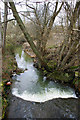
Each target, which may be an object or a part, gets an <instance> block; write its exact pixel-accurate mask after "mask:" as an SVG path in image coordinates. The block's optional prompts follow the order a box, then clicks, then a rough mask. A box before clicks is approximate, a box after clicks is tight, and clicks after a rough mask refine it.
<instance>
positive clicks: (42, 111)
mask: <svg viewBox="0 0 80 120" xmlns="http://www.w3.org/2000/svg"><path fill="white" fill-rule="evenodd" d="M9 103H10V104H9V107H8V108H7V110H6V116H5V118H27V119H28V118H31V119H32V118H60V119H61V118H75V119H76V120H79V118H78V117H79V114H80V111H79V106H80V100H79V99H74V98H69V99H60V98H58V99H53V100H50V101H47V102H44V103H35V102H29V101H25V100H22V99H21V98H18V97H15V96H13V95H12V94H11V95H10V101H9Z"/></svg>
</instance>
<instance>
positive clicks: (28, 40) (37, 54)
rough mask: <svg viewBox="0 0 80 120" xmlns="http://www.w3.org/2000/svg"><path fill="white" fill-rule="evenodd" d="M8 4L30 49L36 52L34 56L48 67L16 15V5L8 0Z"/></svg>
mask: <svg viewBox="0 0 80 120" xmlns="http://www.w3.org/2000/svg"><path fill="white" fill-rule="evenodd" d="M9 4H10V7H11V10H12V12H13V15H14V17H15V19H16V21H17V23H18V25H19V27H20V29H21V30H22V32H23V34H24V36H25V38H26V40H27V42H28V43H29V44H30V46H31V49H32V50H33V52H34V53H35V54H36V56H37V57H38V59H39V61H40V62H41V65H42V66H44V67H45V68H47V69H48V66H47V63H46V61H45V60H44V58H43V56H42V54H41V53H40V52H39V51H38V49H37V47H36V46H35V44H34V43H33V40H32V38H31V36H30V35H29V33H28V32H27V30H26V28H25V25H24V24H23V22H22V20H21V18H20V17H19V15H18V12H17V10H16V7H15V5H14V2H9Z"/></svg>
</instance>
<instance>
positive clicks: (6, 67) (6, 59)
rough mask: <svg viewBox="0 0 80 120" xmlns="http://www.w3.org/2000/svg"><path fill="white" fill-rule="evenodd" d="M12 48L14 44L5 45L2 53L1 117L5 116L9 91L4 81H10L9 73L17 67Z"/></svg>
mask: <svg viewBox="0 0 80 120" xmlns="http://www.w3.org/2000/svg"><path fill="white" fill-rule="evenodd" d="M14 49H15V46H14V47H13V46H12V45H11V46H10V45H7V46H6V51H5V53H4V54H3V55H2V59H3V61H2V62H3V65H2V118H4V117H5V111H6V108H7V106H8V103H9V102H8V101H9V99H8V94H9V92H10V86H7V85H6V82H8V81H12V80H11V78H10V75H11V73H12V71H13V70H15V69H16V67H17V66H16V64H15V58H14Z"/></svg>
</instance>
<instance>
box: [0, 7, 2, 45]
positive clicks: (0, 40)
mask: <svg viewBox="0 0 80 120" xmlns="http://www.w3.org/2000/svg"><path fill="white" fill-rule="evenodd" d="M1 30H2V26H1V9H0V47H1V46H2V35H1Z"/></svg>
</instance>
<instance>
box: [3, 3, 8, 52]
mask: <svg viewBox="0 0 80 120" xmlns="http://www.w3.org/2000/svg"><path fill="white" fill-rule="evenodd" d="M7 5H8V3H7V2H5V3H4V29H3V51H5V47H6V29H7V15H8V6H7Z"/></svg>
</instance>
